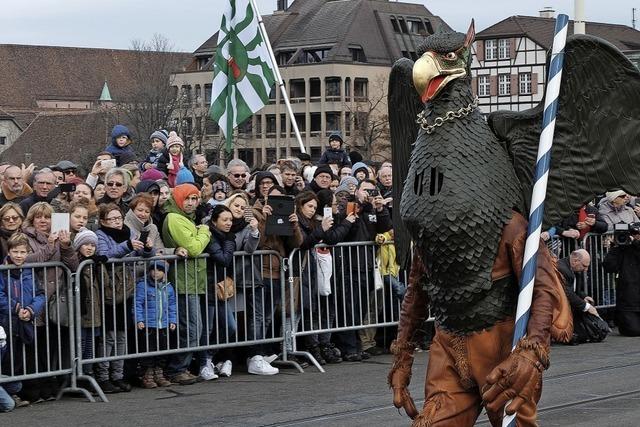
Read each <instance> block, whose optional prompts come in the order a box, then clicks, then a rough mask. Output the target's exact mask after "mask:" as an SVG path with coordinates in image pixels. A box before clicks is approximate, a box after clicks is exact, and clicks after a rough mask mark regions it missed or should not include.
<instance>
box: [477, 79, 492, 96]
mask: <svg viewBox="0 0 640 427" xmlns="http://www.w3.org/2000/svg"><path fill="white" fill-rule="evenodd" d="M489 95H491V82H490V79H489V76H478V96H489Z"/></svg>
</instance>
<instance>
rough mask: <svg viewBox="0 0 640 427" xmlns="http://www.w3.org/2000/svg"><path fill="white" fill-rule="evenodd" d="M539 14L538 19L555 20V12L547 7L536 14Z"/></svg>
mask: <svg viewBox="0 0 640 427" xmlns="http://www.w3.org/2000/svg"><path fill="white" fill-rule="evenodd" d="M538 13H539V14H540V18H555V17H556V11H555V10H553V8H552V7H551V6H547V7H545V8H543V9H542V10H541V11H539V12H538Z"/></svg>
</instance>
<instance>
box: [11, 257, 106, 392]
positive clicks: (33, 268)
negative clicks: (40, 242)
mask: <svg viewBox="0 0 640 427" xmlns="http://www.w3.org/2000/svg"><path fill="white" fill-rule="evenodd" d="M0 281H2V284H0V289H2V290H3V292H2V295H1V296H0V326H2V327H3V329H4V331H5V334H6V341H5V342H4V343H0V346H1V347H2V348H1V349H0V352H1V353H2V354H4V357H3V358H1V360H2V363H1V364H0V384H6V383H11V382H18V381H20V382H22V381H31V380H44V379H49V378H53V377H62V376H64V377H65V385H64V386H63V387H61V388H60V389H59V390H58V392H57V396H56V398H58V399H59V398H60V397H61V396H62V395H63V394H64V393H83V394H84V395H85V397H87V399H89V400H93V398H92V397H91V394H89V392H88V391H87V390H85V389H83V388H79V387H77V383H76V378H75V375H73V373H74V363H75V360H74V359H75V353H74V351H73V348H74V340H75V335H74V329H75V323H74V321H75V319H74V317H73V295H72V285H71V283H72V277H71V271H70V270H69V269H68V268H67V267H66V266H65V265H64V264H63V263H61V262H44V263H29V264H24V265H23V266H21V267H16V266H10V265H3V266H1V267H0ZM21 310H27V311H29V312H30V313H31V312H32V315H30V316H29V319H28V320H27V319H26V318H24V317H22V316H24V312H22V311H21ZM56 385H57V384H56Z"/></svg>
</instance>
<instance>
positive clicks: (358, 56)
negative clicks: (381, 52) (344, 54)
mask: <svg viewBox="0 0 640 427" xmlns="http://www.w3.org/2000/svg"><path fill="white" fill-rule="evenodd" d="M349 52H351V60H352V61H353V62H367V58H366V57H365V56H364V50H362V48H361V47H359V48H354V47H352V48H349Z"/></svg>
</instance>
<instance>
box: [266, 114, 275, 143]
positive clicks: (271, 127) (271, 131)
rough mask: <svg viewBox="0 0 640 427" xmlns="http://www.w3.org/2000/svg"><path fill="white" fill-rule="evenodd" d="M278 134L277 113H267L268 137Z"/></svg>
mask: <svg viewBox="0 0 640 427" xmlns="http://www.w3.org/2000/svg"><path fill="white" fill-rule="evenodd" d="M274 136H276V115H275V114H267V138H273V137H274Z"/></svg>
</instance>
